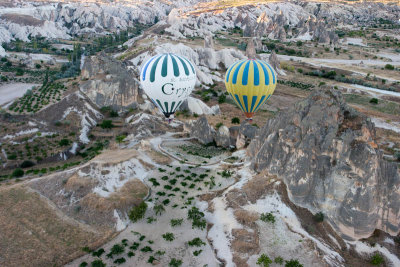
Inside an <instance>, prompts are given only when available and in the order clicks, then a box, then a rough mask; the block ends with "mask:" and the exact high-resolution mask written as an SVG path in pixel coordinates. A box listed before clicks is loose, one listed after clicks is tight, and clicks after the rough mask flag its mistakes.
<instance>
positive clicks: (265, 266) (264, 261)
mask: <svg viewBox="0 0 400 267" xmlns="http://www.w3.org/2000/svg"><path fill="white" fill-rule="evenodd" d="M271 263H272V260H271V259H270V258H269V257H268V256H267V255H265V254H262V255H261V256H260V257H259V258H258V259H257V265H261V266H262V267H269V265H270V264H271Z"/></svg>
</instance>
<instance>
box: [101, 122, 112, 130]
mask: <svg viewBox="0 0 400 267" xmlns="http://www.w3.org/2000/svg"><path fill="white" fill-rule="evenodd" d="M100 127H101V128H103V129H111V128H113V127H114V125H113V123H112V121H111V120H103V121H102V122H101V124H100Z"/></svg>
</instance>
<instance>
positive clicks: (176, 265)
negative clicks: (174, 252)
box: [168, 258, 182, 267]
mask: <svg viewBox="0 0 400 267" xmlns="http://www.w3.org/2000/svg"><path fill="white" fill-rule="evenodd" d="M181 265H182V260H177V259H175V258H172V259H171V261H170V262H169V264H168V266H169V267H179V266H181Z"/></svg>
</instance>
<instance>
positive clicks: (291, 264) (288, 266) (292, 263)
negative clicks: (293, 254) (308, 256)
mask: <svg viewBox="0 0 400 267" xmlns="http://www.w3.org/2000/svg"><path fill="white" fill-rule="evenodd" d="M285 267H303V265H302V264H300V262H299V261H298V260H289V261H286V262H285Z"/></svg>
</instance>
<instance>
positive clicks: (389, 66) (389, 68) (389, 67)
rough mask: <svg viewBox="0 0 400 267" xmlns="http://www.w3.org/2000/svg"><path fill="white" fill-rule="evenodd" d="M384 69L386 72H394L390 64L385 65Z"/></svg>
mask: <svg viewBox="0 0 400 267" xmlns="http://www.w3.org/2000/svg"><path fill="white" fill-rule="evenodd" d="M385 69H387V70H394V66H393V65H391V64H386V65H385Z"/></svg>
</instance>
